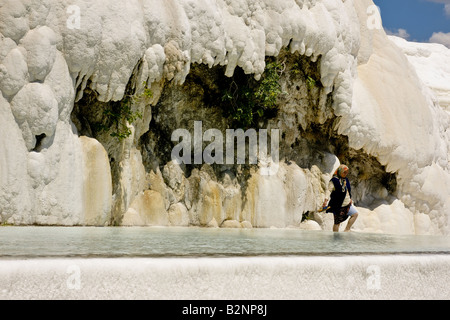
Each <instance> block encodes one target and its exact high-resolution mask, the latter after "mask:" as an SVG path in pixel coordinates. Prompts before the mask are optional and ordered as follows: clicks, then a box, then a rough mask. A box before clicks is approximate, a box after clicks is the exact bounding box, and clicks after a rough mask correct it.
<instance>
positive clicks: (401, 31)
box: [386, 28, 410, 40]
mask: <svg viewBox="0 0 450 320" xmlns="http://www.w3.org/2000/svg"><path fill="white" fill-rule="evenodd" d="M386 33H387V34H388V35H390V36H397V37H400V38H403V39H406V40H408V39H409V37H410V34H409V33H408V31H406V30H405V29H402V28H400V29H398V30H397V31H394V32H392V31H390V30H386Z"/></svg>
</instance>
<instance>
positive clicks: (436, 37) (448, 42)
mask: <svg viewBox="0 0 450 320" xmlns="http://www.w3.org/2000/svg"><path fill="white" fill-rule="evenodd" d="M430 42H435V43H440V44H443V45H444V46H446V47H447V48H450V32H449V33H444V32H435V33H433V35H432V36H431V38H430Z"/></svg>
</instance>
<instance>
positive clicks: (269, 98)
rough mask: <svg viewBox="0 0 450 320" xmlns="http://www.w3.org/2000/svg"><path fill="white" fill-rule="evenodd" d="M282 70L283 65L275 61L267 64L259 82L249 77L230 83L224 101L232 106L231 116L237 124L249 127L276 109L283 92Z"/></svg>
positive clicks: (224, 94) (223, 96)
mask: <svg viewBox="0 0 450 320" xmlns="http://www.w3.org/2000/svg"><path fill="white" fill-rule="evenodd" d="M282 72H283V65H282V64H281V63H279V62H277V61H273V62H269V63H267V64H266V68H265V71H264V74H263V75H262V79H261V80H260V81H259V82H257V81H255V80H254V79H251V78H248V79H246V81H237V82H236V81H234V80H233V81H232V82H231V83H230V86H229V87H228V89H227V90H225V91H224V93H223V95H222V102H225V103H227V104H229V105H230V106H231V110H232V112H230V116H231V118H232V120H233V122H234V124H235V125H236V126H239V127H242V128H249V127H251V126H252V125H255V123H256V122H257V120H258V119H261V118H263V117H264V116H267V115H268V114H269V113H270V111H273V110H275V109H276V104H277V99H278V97H279V95H280V93H282V90H281V84H280V77H281V74H282Z"/></svg>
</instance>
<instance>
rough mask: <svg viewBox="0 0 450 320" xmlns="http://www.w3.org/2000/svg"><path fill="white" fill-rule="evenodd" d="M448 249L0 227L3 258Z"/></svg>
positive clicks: (401, 239) (290, 233) (321, 235)
mask: <svg viewBox="0 0 450 320" xmlns="http://www.w3.org/2000/svg"><path fill="white" fill-rule="evenodd" d="M357 254H450V237H446V236H415V235H388V234H367V233H333V232H328V231H306V230H298V229H256V228H254V229H221V228H197V227H186V228H182V227H32V226H30V227H0V258H19V257H21V258H24V257H25V258H37V257H196V256H198V257H200V256H202V257H205V256H206V257H220V256H280V255H357Z"/></svg>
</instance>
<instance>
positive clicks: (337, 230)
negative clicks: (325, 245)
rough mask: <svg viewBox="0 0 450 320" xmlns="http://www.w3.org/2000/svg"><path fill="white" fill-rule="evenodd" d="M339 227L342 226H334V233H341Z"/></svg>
mask: <svg viewBox="0 0 450 320" xmlns="http://www.w3.org/2000/svg"><path fill="white" fill-rule="evenodd" d="M339 226H340V224H334V225H333V231H334V232H339Z"/></svg>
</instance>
